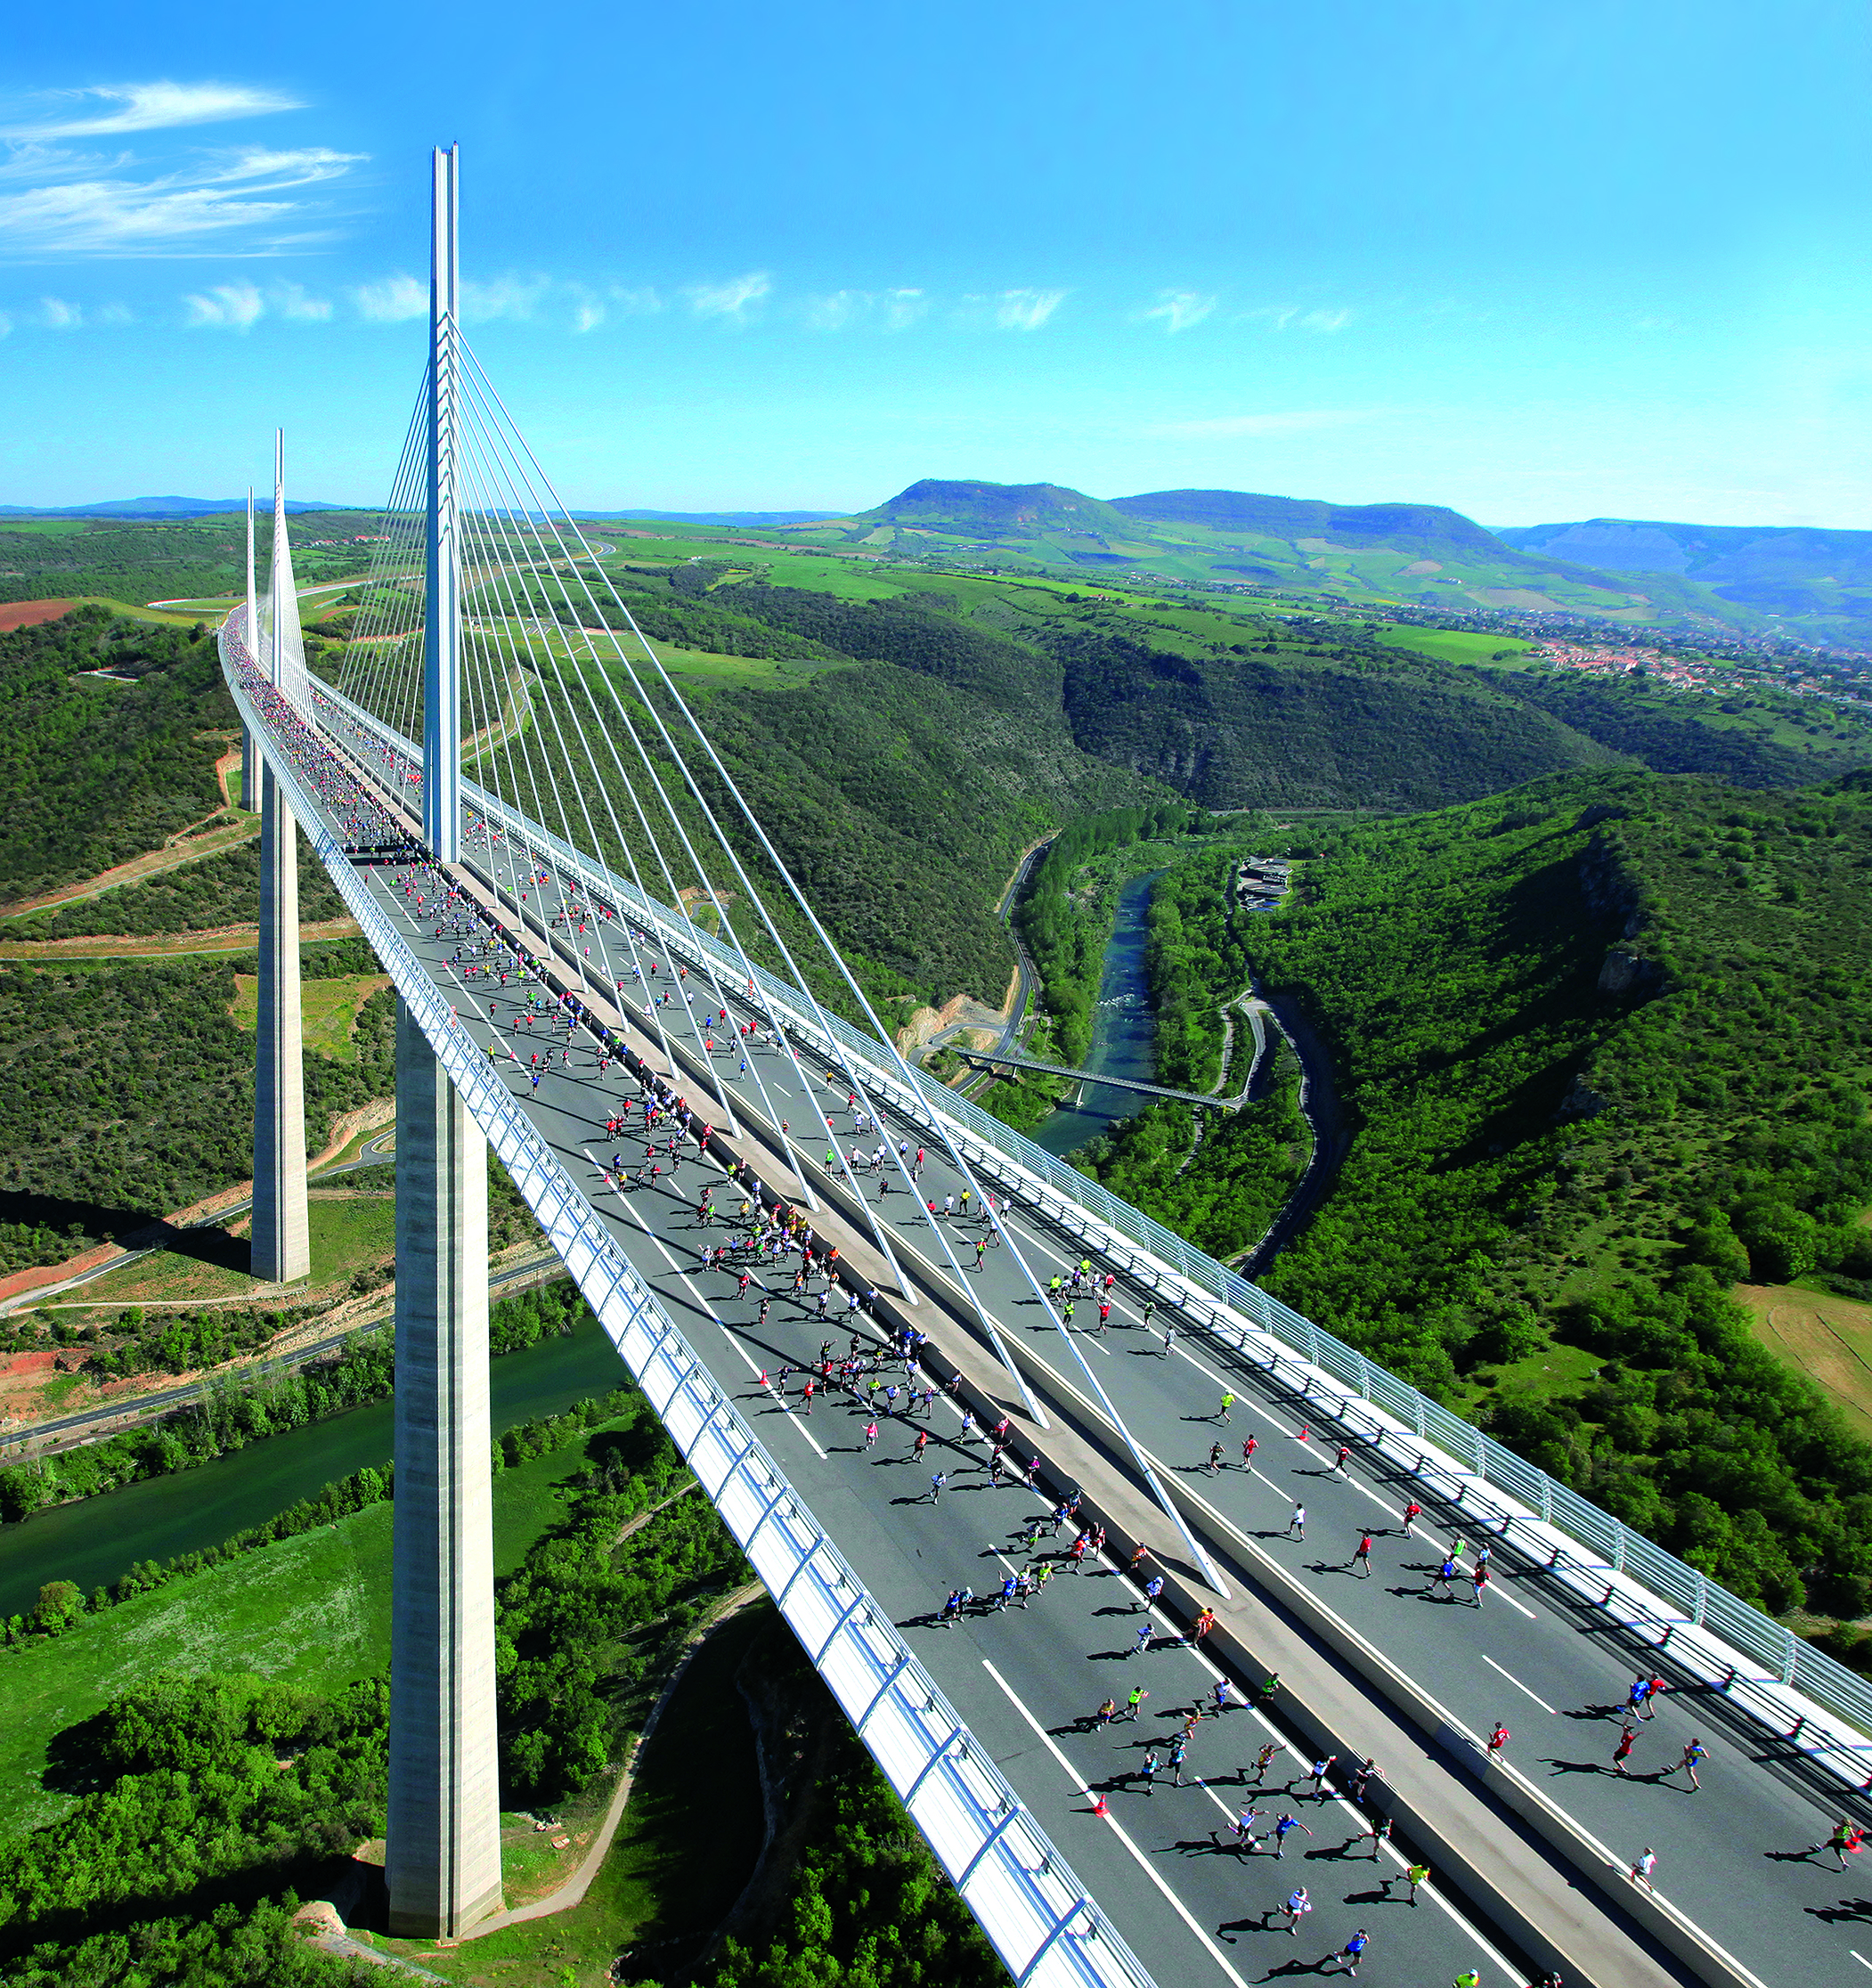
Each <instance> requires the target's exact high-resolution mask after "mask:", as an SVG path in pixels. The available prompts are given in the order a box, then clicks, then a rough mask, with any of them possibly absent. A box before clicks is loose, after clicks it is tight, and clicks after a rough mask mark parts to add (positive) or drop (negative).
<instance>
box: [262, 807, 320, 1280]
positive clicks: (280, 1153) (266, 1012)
mask: <svg viewBox="0 0 1872 1988" xmlns="http://www.w3.org/2000/svg"><path fill="white" fill-rule="evenodd" d="M298 842H299V835H298V825H297V822H295V821H294V819H293V818H292V811H291V810H290V809H289V807H288V806H287V805H286V796H285V794H283V793H282V792H281V787H280V783H279V782H278V781H277V780H276V779H275V778H273V773H272V771H271V770H263V772H262V773H261V776H260V989H259V995H260V1014H259V1041H258V1043H257V1046H256V1049H255V1052H254V1242H253V1274H254V1275H255V1276H256V1277H257V1278H258V1279H259V1280H260V1281H261V1282H262V1283H291V1282H292V1281H293V1280H294V1279H295V1278H297V1277H305V1276H309V1275H311V1273H312V1238H311V1234H310V1232H309V1230H308V1228H307V1226H306V1218H305V1042H304V1038H303V1036H302V1034H301V1031H300V1027H299V850H298Z"/></svg>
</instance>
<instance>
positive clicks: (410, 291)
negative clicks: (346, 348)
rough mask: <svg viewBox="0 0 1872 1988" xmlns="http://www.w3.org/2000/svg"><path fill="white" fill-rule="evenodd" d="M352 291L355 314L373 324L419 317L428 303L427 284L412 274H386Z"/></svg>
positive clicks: (390, 322) (425, 310)
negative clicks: (355, 306) (420, 281)
mask: <svg viewBox="0 0 1872 1988" xmlns="http://www.w3.org/2000/svg"><path fill="white" fill-rule="evenodd" d="M351 295H352V298H353V300H354V302H355V304H356V305H357V309H358V315H359V316H360V317H363V318H368V319H369V320H370V322H371V323H373V324H400V323H401V322H403V320H404V319H405V318H418V317H421V316H422V315H423V314H425V313H426V312H427V310H428V307H429V286H428V285H427V283H419V282H418V281H416V279H415V278H414V277H413V276H403V275H397V276H385V277H382V278H380V279H379V280H378V281H377V282H374V283H362V284H360V285H359V287H358V288H357V289H354V290H353V291H352V293H351Z"/></svg>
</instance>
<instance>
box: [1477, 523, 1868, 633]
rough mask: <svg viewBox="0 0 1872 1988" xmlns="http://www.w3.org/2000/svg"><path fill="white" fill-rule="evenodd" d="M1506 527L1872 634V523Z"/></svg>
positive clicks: (1569, 551) (1523, 544)
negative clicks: (1855, 527)
mask: <svg viewBox="0 0 1872 1988" xmlns="http://www.w3.org/2000/svg"><path fill="white" fill-rule="evenodd" d="M1496 536H1497V537H1499V538H1500V539H1502V541H1503V542H1504V543H1506V544H1509V545H1512V546H1515V547H1517V548H1518V549H1519V550H1523V551H1526V552H1532V553H1535V554H1539V555H1544V556H1547V557H1551V558H1563V559H1581V560H1584V561H1586V562H1587V563H1588V564H1590V565H1591V566H1600V567H1604V568H1606V569H1607V570H1609V571H1612V572H1615V573H1628V574H1678V575H1681V577H1682V578H1684V579H1687V580H1690V581H1693V582H1695V583H1697V584H1699V585H1701V586H1705V587H1707V588H1709V589H1710V590H1711V591H1713V592H1714V593H1716V594H1718V595H1720V596H1721V598H1722V599H1725V600H1730V601H1734V602H1736V603H1738V605H1740V606H1743V607H1749V608H1753V609H1754V610H1756V611H1757V612H1759V613H1761V614H1762V615H1778V616H1779V617H1781V619H1782V620H1783V621H1784V622H1786V623H1789V624H1790V625H1791V626H1794V627H1795V628H1797V629H1798V630H1799V631H1803V632H1805V633H1808V634H1810V635H1816V636H1820V637H1824V638H1830V639H1832V640H1845V641H1854V642H1867V641H1872V532H1852V531H1835V530H1827V529H1822V528H1819V527H1817V526H1804V525H1786V526H1754V525H1673V524H1666V523H1664V522H1661V521H1659V520H1656V519H1651V518H1642V519H1641V518H1623V517H1593V518H1588V519H1587V520H1585V521H1584V522H1583V523H1581V524H1576V525H1529V526H1510V527H1505V528H1504V529H1502V531H1501V532H1499V533H1497V534H1496Z"/></svg>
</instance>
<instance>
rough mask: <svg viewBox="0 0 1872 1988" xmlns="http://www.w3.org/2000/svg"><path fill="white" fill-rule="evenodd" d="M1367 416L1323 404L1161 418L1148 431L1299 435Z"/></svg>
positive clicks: (1174, 435) (1161, 434)
mask: <svg viewBox="0 0 1872 1988" xmlns="http://www.w3.org/2000/svg"><path fill="white" fill-rule="evenodd" d="M1363 419H1364V417H1363V415H1361V414H1359V413H1357V412H1355V411H1354V410H1353V409H1351V408H1347V407H1320V408H1311V409H1306V410H1302V411H1295V412H1292V413H1286V414H1215V415H1210V416H1208V417H1207V418H1205V419H1203V420H1195V421H1160V422H1159V423H1157V424H1156V426H1155V427H1152V428H1146V429H1145V430H1144V434H1145V435H1146V436H1149V437H1150V438H1151V439H1152V440H1153V441H1163V442H1199V441H1210V440H1224V439H1226V438H1227V437H1229V436H1241V435H1298V434H1299V433H1301V432H1302V431H1303V430H1305V429H1306V428H1343V427H1345V426H1346V425H1347V422H1351V421H1357V420H1363Z"/></svg>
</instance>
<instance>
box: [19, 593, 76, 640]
mask: <svg viewBox="0 0 1872 1988" xmlns="http://www.w3.org/2000/svg"><path fill="white" fill-rule="evenodd" d="M74 607H77V601H75V600H9V601H7V602H6V603H5V604H4V606H0V633H5V632H7V631H11V630H12V629H15V628H37V626H38V624H39V623H41V622H49V621H57V620H58V618H59V616H60V615H69V613H70V612H71V610H72V609H73V608H74Z"/></svg>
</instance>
